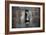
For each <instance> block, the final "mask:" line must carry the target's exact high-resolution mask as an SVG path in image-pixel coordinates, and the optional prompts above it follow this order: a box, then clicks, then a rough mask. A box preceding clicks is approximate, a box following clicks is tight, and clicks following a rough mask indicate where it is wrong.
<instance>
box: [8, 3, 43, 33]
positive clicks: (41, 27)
mask: <svg viewBox="0 0 46 35" xmlns="http://www.w3.org/2000/svg"><path fill="white" fill-rule="evenodd" d="M12 6H19V7H40V27H36V28H12ZM9 15H10V16H9V20H10V22H9V31H10V32H14V31H27V30H42V29H43V8H42V5H23V4H9Z"/></svg>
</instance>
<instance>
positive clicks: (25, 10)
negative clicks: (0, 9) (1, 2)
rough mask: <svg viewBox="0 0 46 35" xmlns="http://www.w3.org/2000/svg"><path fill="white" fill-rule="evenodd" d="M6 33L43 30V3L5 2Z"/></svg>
mask: <svg viewBox="0 0 46 35" xmlns="http://www.w3.org/2000/svg"><path fill="white" fill-rule="evenodd" d="M5 3H6V4H5V16H6V17H5V22H6V23H5V32H6V34H16V33H17V34H18V33H33V32H44V14H45V13H44V3H36V2H20V1H6V2H5Z"/></svg>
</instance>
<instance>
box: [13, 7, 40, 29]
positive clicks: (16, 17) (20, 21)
mask: <svg viewBox="0 0 46 35" xmlns="http://www.w3.org/2000/svg"><path fill="white" fill-rule="evenodd" d="M31 27H33V28H34V27H40V7H18V6H12V28H31Z"/></svg>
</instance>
